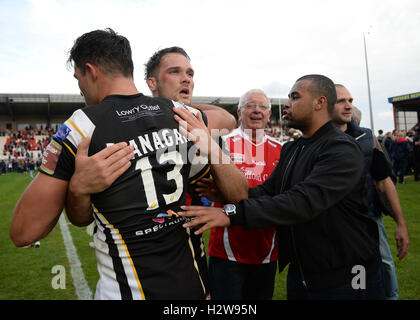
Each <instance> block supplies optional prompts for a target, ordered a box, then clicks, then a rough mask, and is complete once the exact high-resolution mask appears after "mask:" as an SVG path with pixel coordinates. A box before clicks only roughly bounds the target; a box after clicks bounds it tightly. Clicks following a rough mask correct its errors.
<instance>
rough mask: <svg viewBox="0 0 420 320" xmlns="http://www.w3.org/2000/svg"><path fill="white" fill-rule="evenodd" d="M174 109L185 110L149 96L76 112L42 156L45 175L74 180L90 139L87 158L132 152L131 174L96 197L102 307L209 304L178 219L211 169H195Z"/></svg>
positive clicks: (110, 100)
mask: <svg viewBox="0 0 420 320" xmlns="http://www.w3.org/2000/svg"><path fill="white" fill-rule="evenodd" d="M174 106H184V105H183V104H181V103H178V102H173V101H170V100H167V99H161V98H151V97H147V96H144V95H143V94H136V95H131V96H123V95H112V96H108V97H106V98H105V99H104V100H103V102H102V103H100V104H98V105H95V106H89V107H85V108H82V109H79V110H77V111H75V112H74V113H73V115H72V116H71V117H70V118H69V119H68V120H66V121H65V122H64V124H63V125H62V126H61V128H60V129H59V131H58V132H57V133H56V134H55V135H54V137H53V139H52V141H51V143H50V144H49V146H48V147H47V149H46V151H45V153H44V156H43V160H42V166H41V169H40V171H41V172H43V173H45V174H48V175H51V176H53V177H56V178H59V179H64V180H70V178H71V176H72V174H73V173H74V166H75V164H74V160H75V154H76V152H77V147H78V145H79V143H80V142H81V140H82V139H83V138H84V137H86V136H90V137H91V143H90V146H89V152H88V155H89V156H90V155H93V154H95V153H97V152H99V151H101V150H102V149H104V148H105V147H107V146H109V145H111V144H114V143H118V142H121V141H126V142H127V143H129V144H130V145H132V146H133V147H134V158H133V159H132V160H131V166H130V168H129V169H128V170H127V171H126V172H125V173H124V174H123V175H121V176H120V177H119V178H118V179H117V180H116V181H115V182H114V183H113V184H112V185H111V186H110V187H109V188H108V189H106V190H105V191H103V192H101V193H98V194H93V195H92V196H91V202H92V207H93V211H94V213H93V215H94V218H95V222H96V226H97V232H96V233H95V234H94V242H95V248H96V257H97V261H98V271H99V275H100V279H99V282H98V284H97V288H96V294H95V298H96V299H203V298H204V293H205V291H206V288H205V285H204V283H203V280H202V279H201V277H200V270H199V265H198V263H197V259H198V257H197V256H196V255H197V254H196V252H197V250H196V251H194V248H193V245H192V241H191V236H190V231H189V230H186V229H184V228H183V227H182V224H183V223H184V222H185V218H183V217H180V216H178V215H177V212H178V211H179V207H180V205H182V204H184V202H185V193H186V190H187V186H188V181H189V179H195V178H196V177H198V176H200V175H202V174H203V172H204V171H206V170H208V169H207V168H206V166H207V164H205V163H204V162H203V161H192V159H193V158H194V157H195V154H196V150H195V147H194V146H193V144H192V143H191V142H190V141H189V140H187V138H186V137H185V136H184V135H183V134H182V133H181V132H180V130H179V125H178V123H177V122H176V121H175V119H174V111H173V110H172V109H173V108H174ZM184 107H186V106H184ZM186 108H188V109H189V110H190V111H191V112H193V113H196V112H199V111H198V110H197V109H193V108H190V107H186ZM203 117H204V118H205V115H204V114H203ZM192 162H198V164H196V165H194V166H191V163H192Z"/></svg>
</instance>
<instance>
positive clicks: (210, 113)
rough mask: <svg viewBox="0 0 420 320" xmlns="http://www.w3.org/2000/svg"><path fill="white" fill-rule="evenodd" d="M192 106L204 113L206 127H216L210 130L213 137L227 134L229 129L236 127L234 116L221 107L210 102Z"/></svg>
mask: <svg viewBox="0 0 420 320" xmlns="http://www.w3.org/2000/svg"><path fill="white" fill-rule="evenodd" d="M193 107H194V108H197V109H200V110H201V111H203V112H204V113H205V114H206V116H207V121H208V124H207V127H208V128H209V129H210V130H212V129H217V130H213V131H211V132H212V136H213V138H215V137H218V136H220V135H225V134H228V133H229V132H230V131H232V130H233V129H235V128H236V119H235V117H234V116H233V115H231V114H230V113H229V112H228V111H226V110H225V109H223V108H220V107H218V106H214V105H211V104H200V105H195V106H193ZM213 133H219V134H213Z"/></svg>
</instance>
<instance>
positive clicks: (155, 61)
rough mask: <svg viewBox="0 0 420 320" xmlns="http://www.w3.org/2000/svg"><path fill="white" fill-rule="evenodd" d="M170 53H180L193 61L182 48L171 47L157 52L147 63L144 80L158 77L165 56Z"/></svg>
mask: <svg viewBox="0 0 420 320" xmlns="http://www.w3.org/2000/svg"><path fill="white" fill-rule="evenodd" d="M168 53H179V54H182V55H183V56H184V57H185V58H187V59H188V60H191V59H190V57H189V56H188V54H187V53H186V52H185V50H184V49H182V48H180V47H170V48H165V49H161V50H159V51H156V52H155V53H154V54H153V55H152V56H151V57H150V59H149V61H147V63H146V64H145V65H144V66H145V67H146V69H145V71H144V80H147V79H148V78H150V77H155V78H156V77H157V74H156V72H157V70H158V69H159V66H160V61H161V60H162V58H163V56H164V55H166V54H168Z"/></svg>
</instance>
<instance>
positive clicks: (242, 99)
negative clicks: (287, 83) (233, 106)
mask: <svg viewBox="0 0 420 320" xmlns="http://www.w3.org/2000/svg"><path fill="white" fill-rule="evenodd" d="M253 94H262V95H263V96H264V97H266V99H267V101H268V108H269V109H271V102H270V99H269V98H268V96H267V95H266V93H265V92H264V91H263V90H261V89H251V90H248V91H247V92H245V93H244V94H243V95H242V96H241V97H240V98H239V103H238V109H241V108H242V107H243V106H244V105H245V102H246V100H247V99H248V97H249V96H250V95H253Z"/></svg>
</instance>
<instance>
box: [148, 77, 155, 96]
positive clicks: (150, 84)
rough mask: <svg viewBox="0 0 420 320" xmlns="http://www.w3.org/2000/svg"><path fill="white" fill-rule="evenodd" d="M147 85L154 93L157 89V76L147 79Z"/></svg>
mask: <svg viewBox="0 0 420 320" xmlns="http://www.w3.org/2000/svg"><path fill="white" fill-rule="evenodd" d="M146 83H147V86H148V87H149V89H150V91H152V93H154V92H156V91H157V81H156V78H155V77H149V78H147V79H146Z"/></svg>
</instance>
